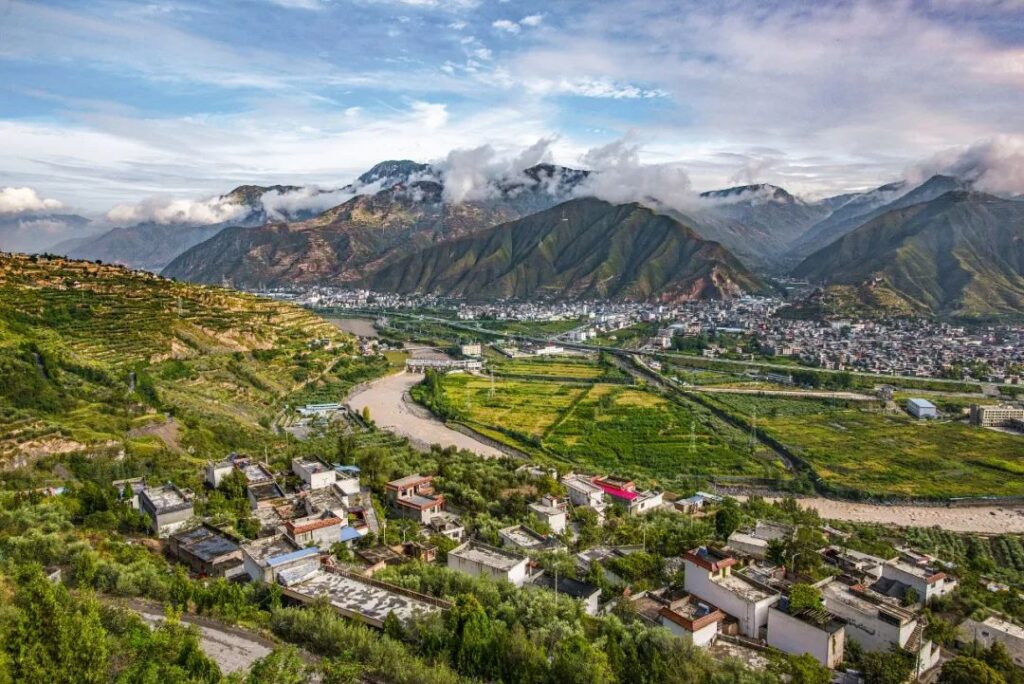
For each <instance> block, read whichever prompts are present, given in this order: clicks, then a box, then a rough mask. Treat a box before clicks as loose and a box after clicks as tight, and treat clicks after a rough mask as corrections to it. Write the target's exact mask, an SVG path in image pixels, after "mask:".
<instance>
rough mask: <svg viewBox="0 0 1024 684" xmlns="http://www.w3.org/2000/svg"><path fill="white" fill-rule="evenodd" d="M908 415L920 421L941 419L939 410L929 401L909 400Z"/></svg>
mask: <svg viewBox="0 0 1024 684" xmlns="http://www.w3.org/2000/svg"><path fill="white" fill-rule="evenodd" d="M907 413H909V414H910V415H912V416H914V417H915V418H917V419H918V420H925V419H931V418H938V417H939V410H938V409H937V408H935V404H933V403H932V402H930V401H928V400H927V399H907Z"/></svg>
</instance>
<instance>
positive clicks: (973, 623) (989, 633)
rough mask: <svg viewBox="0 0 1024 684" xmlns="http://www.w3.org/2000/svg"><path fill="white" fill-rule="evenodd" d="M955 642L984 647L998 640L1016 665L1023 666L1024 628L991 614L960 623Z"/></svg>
mask: <svg viewBox="0 0 1024 684" xmlns="http://www.w3.org/2000/svg"><path fill="white" fill-rule="evenodd" d="M956 640H957V644H960V645H962V646H967V645H971V644H978V645H979V646H984V647H985V648H988V647H990V646H991V645H992V644H994V643H996V642H998V643H1001V644H1002V645H1003V646H1005V647H1006V650H1007V652H1009V654H1010V658H1011V659H1012V660H1013V662H1014V664H1015V665H1016V666H1017V667H1024V628H1022V627H1020V626H1019V625H1015V624H1013V623H1012V622H1008V621H1007V620H1004V619H1003V618H1001V617H999V616H998V615H991V616H989V617H987V618H985V619H984V620H982V621H981V622H978V621H977V620H971V619H967V620H964V621H963V622H961V623H960V627H959V630H958V634H957V639H956Z"/></svg>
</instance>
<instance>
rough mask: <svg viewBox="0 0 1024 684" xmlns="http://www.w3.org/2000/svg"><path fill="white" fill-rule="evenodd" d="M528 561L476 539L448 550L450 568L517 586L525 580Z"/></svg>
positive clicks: (525, 558)
mask: <svg viewBox="0 0 1024 684" xmlns="http://www.w3.org/2000/svg"><path fill="white" fill-rule="evenodd" d="M529 563H530V559H529V558H527V557H526V556H522V555H520V554H518V553H513V552H511V551H507V550H505V549H499V548H497V547H494V546H490V545H488V544H483V543H481V542H477V541H468V542H466V543H465V544H462V545H461V546H457V547H455V548H454V549H452V550H451V551H449V552H448V567H449V568H451V569H452V570H459V571H460V572H464V573H466V574H467V575H473V576H474V577H491V578H493V579H496V580H505V581H506V582H510V583H512V584H514V585H515V586H517V587H521V586H523V583H524V582H526V576H527V570H526V568H527V566H528V565H529Z"/></svg>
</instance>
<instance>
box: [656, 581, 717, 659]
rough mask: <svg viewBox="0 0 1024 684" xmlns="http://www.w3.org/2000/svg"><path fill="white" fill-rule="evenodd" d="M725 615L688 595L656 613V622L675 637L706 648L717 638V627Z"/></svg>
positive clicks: (708, 604)
mask: <svg viewBox="0 0 1024 684" xmlns="http://www.w3.org/2000/svg"><path fill="white" fill-rule="evenodd" d="M723 620H725V613H723V612H722V611H721V610H719V609H718V608H716V607H715V606H713V605H711V604H710V603H706V602H704V601H701V600H699V599H697V598H695V597H693V596H690V595H689V594H687V595H685V596H683V597H682V598H679V599H675V600H673V601H671V602H670V603H669V604H668V605H665V606H662V607H661V609H660V610H659V611H658V621H659V624H661V626H662V627H665V628H666V629H668V631H670V632H672V634H674V635H675V636H677V637H679V638H681V639H683V640H684V641H688V642H690V643H691V644H693V645H694V646H696V647H697V648H707V647H709V646H711V645H712V644H714V643H715V639H717V638H718V626H719V624H721V622H722V621H723Z"/></svg>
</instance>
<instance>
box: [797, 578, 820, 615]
mask: <svg viewBox="0 0 1024 684" xmlns="http://www.w3.org/2000/svg"><path fill="white" fill-rule="evenodd" d="M822 607H823V606H822V603H821V592H820V591H818V588H817V587H814V586H812V585H810V584H794V585H793V586H792V588H791V589H790V590H789V609H790V610H791V611H793V612H800V611H802V610H815V609H818V608H822Z"/></svg>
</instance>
